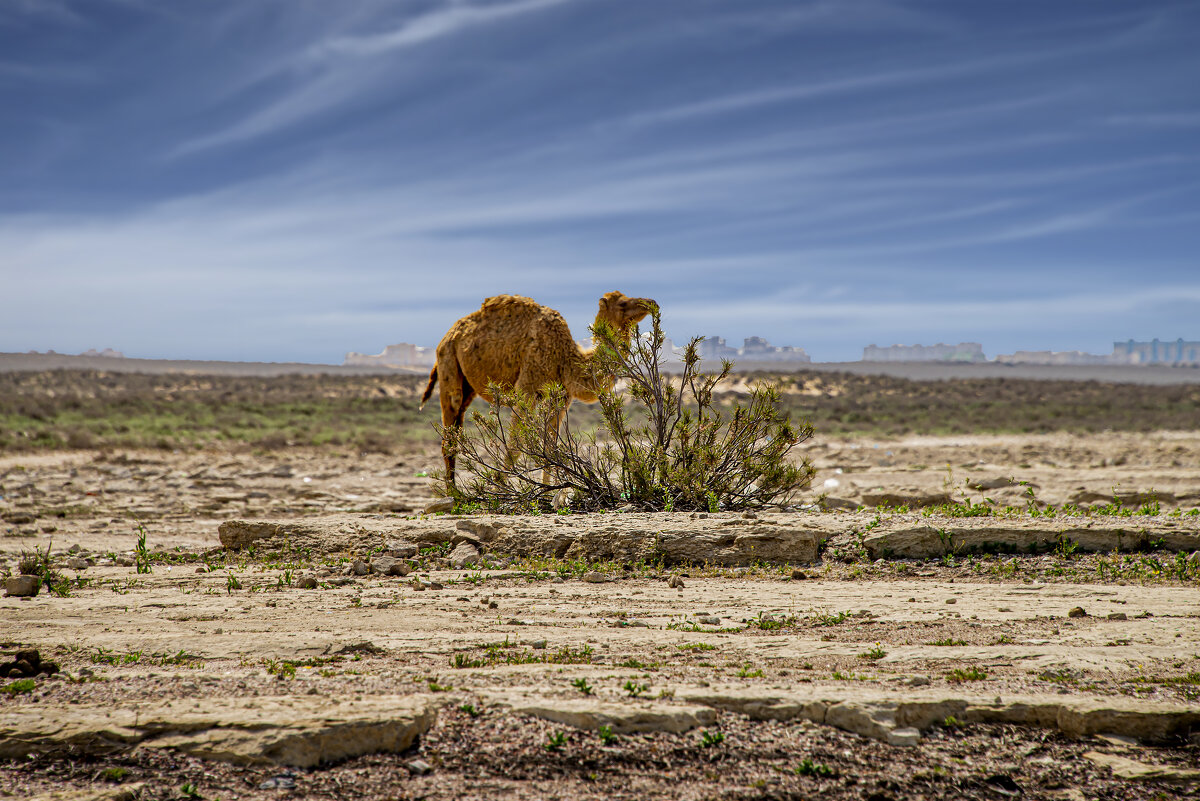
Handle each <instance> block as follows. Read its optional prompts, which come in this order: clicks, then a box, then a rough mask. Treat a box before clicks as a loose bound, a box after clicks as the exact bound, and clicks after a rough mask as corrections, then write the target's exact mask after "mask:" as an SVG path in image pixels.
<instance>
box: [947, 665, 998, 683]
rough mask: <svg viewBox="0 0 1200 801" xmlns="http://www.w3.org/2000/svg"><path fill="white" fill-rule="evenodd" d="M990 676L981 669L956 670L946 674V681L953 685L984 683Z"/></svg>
mask: <svg viewBox="0 0 1200 801" xmlns="http://www.w3.org/2000/svg"><path fill="white" fill-rule="evenodd" d="M987 677H988V674H987V673H986V672H984V671H982V670H980V669H979V668H966V669H965V670H964V669H963V668H955V669H954V670H952V671H950V672H949V673H947V674H946V680H947V681H949V682H950V683H951V684H963V683H965V682H968V681H983V680H984V679H986V678H987Z"/></svg>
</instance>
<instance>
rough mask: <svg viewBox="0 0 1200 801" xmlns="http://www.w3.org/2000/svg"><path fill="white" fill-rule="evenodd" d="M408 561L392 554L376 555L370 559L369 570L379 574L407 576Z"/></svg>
mask: <svg viewBox="0 0 1200 801" xmlns="http://www.w3.org/2000/svg"><path fill="white" fill-rule="evenodd" d="M409 570H410V568H409V565H408V562H405V561H403V560H401V559H397V558H396V557H394V556H376V557H375V558H374V559H372V560H371V571H372V572H374V573H378V574H379V575H381V576H407V575H408V574H409Z"/></svg>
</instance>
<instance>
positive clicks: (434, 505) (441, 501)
mask: <svg viewBox="0 0 1200 801" xmlns="http://www.w3.org/2000/svg"><path fill="white" fill-rule="evenodd" d="M453 511H454V499H453V498H438V499H437V500H435V501H430V502H429V503H427V504H425V508H423V509H422V510H421V513H422V514H426V515H436V514H446V513H449V512H453Z"/></svg>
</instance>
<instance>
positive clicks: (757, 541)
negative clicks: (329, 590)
mask: <svg viewBox="0 0 1200 801" xmlns="http://www.w3.org/2000/svg"><path fill="white" fill-rule="evenodd" d="M852 522H853V521H850V520H847V519H845V518H839V517H837V516H835V515H807V514H793V513H788V514H764V515H760V516H759V517H756V518H743V517H741V516H740V515H732V514H730V515H719V516H712V517H705V518H696V519H691V518H690V517H689V516H687V515H683V514H670V513H659V514H617V513H614V514H604V515H571V516H557V515H546V516H536V515H528V516H472V517H469V518H464V517H458V516H435V517H416V518H398V517H384V516H382V515H349V514H345V515H332V516H328V517H319V518H303V519H294V520H227V521H225V522H224V523H222V524H221V525H220V527H219V529H218V536H219V537H220V540H221V545H222V546H223V547H225V548H228V549H232V550H237V549H242V548H246V547H249V546H251V545H253V546H255V548H256V549H258V550H259V551H264V550H265V551H276V550H278V551H288V550H292V551H306V550H307V551H309V552H311V553H342V552H352V553H360V552H365V551H371V550H388V549H389V548H391V547H393V546H402V545H403V544H416V545H427V544H432V543H442V542H450V543H455V544H458V543H462V542H468V543H470V544H472V545H473V546H475V547H477V548H479V550H480V551H481V552H482V553H496V554H504V555H509V556H553V557H559V558H565V559H585V560H588V561H609V560H612V561H621V562H638V561H646V562H658V561H660V560H661V561H663V562H665V563H666V564H681V563H693V564H703V563H709V564H713V565H722V566H726V567H736V566H743V565H749V564H752V563H759V562H768V563H775V564H807V563H811V562H814V561H816V559H817V550H818V545H819V543H820V542H821V540H822V539H825V538H827V537H828V536H829V535H830V534H831V533H842V532H843V531H846V530H848V529H849V528H850V526H851V523H852Z"/></svg>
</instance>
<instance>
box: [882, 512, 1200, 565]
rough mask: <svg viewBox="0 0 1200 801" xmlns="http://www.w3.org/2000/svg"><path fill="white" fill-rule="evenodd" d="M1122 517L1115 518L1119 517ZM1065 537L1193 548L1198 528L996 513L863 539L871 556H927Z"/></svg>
mask: <svg viewBox="0 0 1200 801" xmlns="http://www.w3.org/2000/svg"><path fill="white" fill-rule="evenodd" d="M1121 519H1122V518H1114V520H1121ZM1062 540H1070V541H1071V542H1073V543H1074V544H1075V545H1076V546H1077V547H1078V548H1079V550H1081V551H1087V552H1098V553H1110V552H1112V551H1114V550H1118V551H1135V550H1139V549H1142V548H1146V547H1149V545H1150V541H1151V540H1154V541H1155V543H1156V544H1157V545H1159V546H1160V547H1161V548H1163V549H1165V550H1169V551H1182V550H1190V549H1192V548H1195V547H1196V546H1197V545H1200V533H1197V532H1195V531H1182V530H1173V529H1159V530H1150V529H1146V528H1145V527H1134V526H1133V525H1132V524H1129V525H1128V527H1126V526H1125V525H1123V524H1121V523H1119V522H1109V521H1088V523H1086V524H1085V525H1082V526H1080V527H1078V528H1066V529H1062V530H1058V531H1055V530H1050V529H1047V528H1045V527H1044V526H1040V524H1039V523H1038V521H1036V520H1022V519H1012V520H1003V519H996V518H964V519H956V520H955V521H954V522H949V521H947V523H946V524H945V525H938V526H931V525H921V526H903V527H898V528H894V529H890V530H886V531H880V530H878V529H877V530H875V531H872V532H871V533H870V534H868V535H867V536H866V537H864V538H863V541H862V542H863V547H865V548H866V549H867V553H868V554H869V555H870V557H871V558H872V559H878V558H880V557H884V558H886V557H906V558H917V559H927V558H930V557H938V556H944V555H945V554H947V553H975V552H996V551H1028V550H1030V549H1031V548H1033V549H1038V550H1044V551H1049V550H1052V549H1053V548H1055V547H1056V546H1057V545H1058V544H1059V543H1060V542H1061V541H1062Z"/></svg>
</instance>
